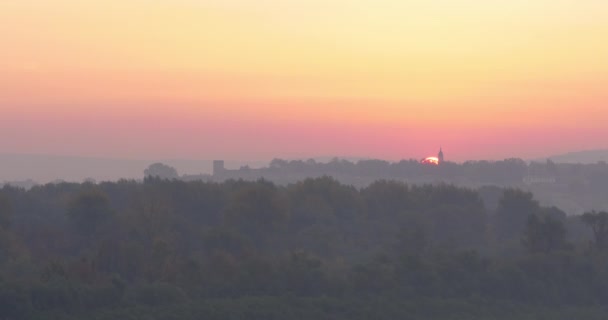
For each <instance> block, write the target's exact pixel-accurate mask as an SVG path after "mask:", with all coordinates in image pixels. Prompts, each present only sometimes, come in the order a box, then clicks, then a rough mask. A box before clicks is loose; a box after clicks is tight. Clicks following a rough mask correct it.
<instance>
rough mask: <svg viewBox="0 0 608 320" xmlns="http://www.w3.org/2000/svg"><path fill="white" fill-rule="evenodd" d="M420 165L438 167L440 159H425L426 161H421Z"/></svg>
mask: <svg viewBox="0 0 608 320" xmlns="http://www.w3.org/2000/svg"><path fill="white" fill-rule="evenodd" d="M420 163H422V164H430V165H434V166H438V165H439V158H437V157H428V158H424V159H422V161H420Z"/></svg>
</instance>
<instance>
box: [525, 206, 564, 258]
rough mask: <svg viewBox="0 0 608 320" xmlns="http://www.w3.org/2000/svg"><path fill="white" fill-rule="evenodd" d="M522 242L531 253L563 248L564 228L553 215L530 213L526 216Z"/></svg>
mask: <svg viewBox="0 0 608 320" xmlns="http://www.w3.org/2000/svg"><path fill="white" fill-rule="evenodd" d="M522 243H523V245H524V247H525V248H526V249H527V250H528V252H531V253H539V252H543V253H549V252H552V251H555V250H560V249H563V248H565V246H566V228H565V227H564V224H563V223H562V222H561V221H560V220H557V219H556V218H554V217H551V216H549V215H538V214H532V215H530V216H529V217H528V223H527V225H526V230H525V231H524V237H523V239H522Z"/></svg>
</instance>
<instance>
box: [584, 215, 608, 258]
mask: <svg viewBox="0 0 608 320" xmlns="http://www.w3.org/2000/svg"><path fill="white" fill-rule="evenodd" d="M581 219H582V220H583V222H585V223H586V224H587V225H588V226H589V227H591V230H593V237H594V240H595V241H594V244H595V247H596V248H598V249H606V248H608V212H605V211H600V212H597V211H591V212H585V213H584V214H583V215H582V216H581Z"/></svg>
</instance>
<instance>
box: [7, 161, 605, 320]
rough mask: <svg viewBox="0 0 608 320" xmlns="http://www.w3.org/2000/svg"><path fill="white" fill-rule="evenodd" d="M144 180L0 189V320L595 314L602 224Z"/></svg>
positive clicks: (512, 194) (382, 192) (424, 199)
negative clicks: (26, 188)
mask: <svg viewBox="0 0 608 320" xmlns="http://www.w3.org/2000/svg"><path fill="white" fill-rule="evenodd" d="M171 171H172V170H171ZM154 176H156V177H148V178H146V179H145V180H144V181H143V182H136V181H128V180H122V181H119V182H104V183H99V184H95V183H90V182H89V183H83V184H77V183H60V184H48V185H43V186H36V187H34V188H32V189H30V190H27V191H26V190H24V189H19V188H14V187H4V188H2V189H0V318H3V319H48V318H52V319H82V318H87V319H116V318H146V319H175V318H179V319H200V318H205V319H207V318H208V319H311V318H315V319H316V318H332V319H370V318H374V319H395V318H407V319H514V318H517V319H519V318H522V317H528V318H533V319H537V318H541V317H548V318H552V319H571V318H580V317H584V318H586V319H603V318H604V316H605V314H606V308H607V307H608V306H607V305H606V304H605V301H608V300H607V299H608V285H606V284H608V271H607V270H608V252H606V250H607V246H606V239H607V238H608V237H607V236H606V235H607V234H608V218H606V217H608V214H606V213H605V212H591V211H590V212H588V213H586V214H585V215H583V216H568V215H566V213H565V212H564V211H562V210H560V209H558V208H555V207H544V206H541V205H540V204H539V203H538V202H537V201H536V200H535V199H534V197H533V195H532V194H531V193H529V192H526V191H521V190H518V189H512V188H506V189H501V188H497V187H487V188H483V189H480V191H479V192H478V191H475V190H473V189H468V188H462V187H456V186H453V185H447V184H437V185H408V184H404V183H402V182H398V181H393V180H378V181H376V182H374V183H372V184H370V185H369V186H367V187H364V188H355V187H353V186H350V185H346V184H342V183H340V182H339V181H337V180H336V179H333V178H330V177H319V178H314V179H306V180H302V181H299V182H296V183H291V184H288V185H277V184H274V183H272V182H269V181H267V180H257V181H245V180H227V181H225V182H221V183H217V182H203V181H194V182H185V181H180V180H176V179H170V178H169V177H168V176H164V177H160V175H154ZM171 176H172V175H171Z"/></svg>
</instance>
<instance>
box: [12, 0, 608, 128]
mask: <svg viewBox="0 0 608 320" xmlns="http://www.w3.org/2000/svg"><path fill="white" fill-rule="evenodd" d="M0 22H1V23H0V46H1V48H2V50H0V108H1V109H0V110H2V109H4V110H5V111H4V112H5V113H6V114H8V113H12V114H13V115H14V114H19V113H23V112H26V111H27V112H64V113H66V114H70V115H74V114H79V113H83V112H100V110H102V109H103V110H105V112H110V113H111V112H131V113H138V112H142V110H143V109H146V110H148V111H150V110H152V111H151V112H156V113H158V114H163V113H166V112H176V110H177V109H179V112H181V113H184V114H190V115H192V114H194V115H197V114H198V115H210V114H220V115H230V114H234V113H240V114H244V115H249V116H258V117H262V118H263V117H266V118H272V117H277V119H286V120H289V119H292V120H294V121H295V120H298V121H310V122H315V121H319V119H325V120H327V121H329V122H331V121H338V120H339V119H345V118H347V120H348V121H351V122H353V123H358V124H359V125H365V124H366V123H373V124H374V125H381V124H391V125H403V126H418V127H422V126H425V125H428V124H429V123H430V121H439V122H441V123H444V122H450V121H454V120H455V119H457V120H458V121H460V122H461V123H465V124H467V125H472V126H478V127H480V128H481V127H483V126H487V124H488V123H490V124H496V125H497V126H509V125H510V126H514V125H519V124H521V123H524V124H525V125H526V126H528V127H534V126H536V125H537V126H561V127H568V126H570V127H573V126H574V125H573V122H572V121H573V120H576V121H577V122H581V123H584V124H585V125H587V126H591V127H599V126H601V125H604V124H603V123H602V120H601V119H606V118H608V105H607V102H608V94H606V92H605V91H607V90H606V88H607V87H608V1H605V0H577V1H575V0H534V1H529V0H528V1H524V0H508V1H507V0H419V1H414V0H272V1H271V0H265V1H264V0H105V1H99V0H3V1H0ZM210 103H212V104H213V106H215V107H214V108H211V107H210ZM144 105H145V107H144ZM218 106H220V107H218ZM211 109H214V110H211ZM217 109H221V110H217ZM547 113H550V114H551V119H550V120H547V119H540V118H543V117H545V116H546V115H547ZM523 115H526V116H523ZM535 121H539V122H538V123H536V122H535ZM574 127H575V126H574Z"/></svg>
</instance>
